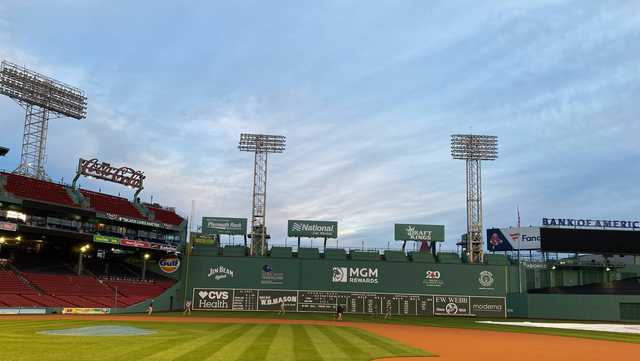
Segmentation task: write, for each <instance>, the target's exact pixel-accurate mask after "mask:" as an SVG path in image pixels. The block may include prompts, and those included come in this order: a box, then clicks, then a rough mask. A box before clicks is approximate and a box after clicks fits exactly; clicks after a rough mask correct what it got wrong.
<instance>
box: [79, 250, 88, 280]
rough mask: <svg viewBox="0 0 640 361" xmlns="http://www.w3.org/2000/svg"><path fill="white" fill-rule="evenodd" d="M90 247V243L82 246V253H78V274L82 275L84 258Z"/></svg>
mask: <svg viewBox="0 0 640 361" xmlns="http://www.w3.org/2000/svg"><path fill="white" fill-rule="evenodd" d="M90 247H91V246H89V245H88V244H85V245H84V246H82V247H80V253H78V276H80V275H82V259H83V258H84V253H85V252H87V251H88V250H89V248H90Z"/></svg>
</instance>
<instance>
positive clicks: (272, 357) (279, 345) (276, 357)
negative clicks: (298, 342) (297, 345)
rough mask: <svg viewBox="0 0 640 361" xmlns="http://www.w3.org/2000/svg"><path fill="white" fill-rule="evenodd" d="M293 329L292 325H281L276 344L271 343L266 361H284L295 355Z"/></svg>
mask: <svg viewBox="0 0 640 361" xmlns="http://www.w3.org/2000/svg"><path fill="white" fill-rule="evenodd" d="M293 345H294V339H293V327H292V326H291V325H280V327H278V332H277V333H276V337H275V340H274V342H272V343H271V347H270V348H269V352H268V353H267V357H266V358H265V360H266V361H282V360H286V359H287V358H288V357H291V356H292V355H294V351H293Z"/></svg>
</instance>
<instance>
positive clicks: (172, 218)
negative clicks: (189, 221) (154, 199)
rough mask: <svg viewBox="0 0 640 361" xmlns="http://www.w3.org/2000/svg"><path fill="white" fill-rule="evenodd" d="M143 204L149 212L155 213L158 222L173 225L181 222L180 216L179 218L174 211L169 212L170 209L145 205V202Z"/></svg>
mask: <svg viewBox="0 0 640 361" xmlns="http://www.w3.org/2000/svg"><path fill="white" fill-rule="evenodd" d="M145 206H146V207H147V208H148V209H149V210H150V211H151V212H153V214H154V215H155V220H156V221H158V222H163V223H167V224H172V225H175V226H178V225H180V223H182V218H180V216H178V215H177V214H175V212H171V211H168V210H166V209H162V208H158V207H154V206H150V205H147V204H145Z"/></svg>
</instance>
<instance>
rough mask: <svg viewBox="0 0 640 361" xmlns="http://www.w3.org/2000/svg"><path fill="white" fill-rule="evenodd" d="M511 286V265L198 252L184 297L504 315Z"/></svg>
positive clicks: (258, 307) (315, 308)
mask: <svg viewBox="0 0 640 361" xmlns="http://www.w3.org/2000/svg"><path fill="white" fill-rule="evenodd" d="M185 272H186V271H185ZM509 281H510V277H509V266H491V265H465V264H434V263H431V264H426V263H413V262H385V261H353V260H346V259H345V260H328V259H315V260H313V259H312V260H309V259H297V258H268V257H229V256H225V257H222V256H197V255H196V256H192V257H190V259H189V267H188V281H187V285H186V287H187V292H186V294H188V295H189V297H190V298H191V299H193V301H194V309H199V310H245V311H273V310H278V309H280V307H284V308H285V309H287V310H289V311H300V312H304V311H308V312H334V311H335V310H336V308H337V307H338V306H339V305H341V306H343V307H344V308H345V309H346V311H347V312H353V313H385V312H387V311H390V312H391V313H393V314H408V315H445V314H450V315H458V316H460V315H464V316H486V317H505V315H506V305H505V302H506V299H505V296H506V294H507V293H508V290H509V287H510V285H509ZM281 304H284V306H281Z"/></svg>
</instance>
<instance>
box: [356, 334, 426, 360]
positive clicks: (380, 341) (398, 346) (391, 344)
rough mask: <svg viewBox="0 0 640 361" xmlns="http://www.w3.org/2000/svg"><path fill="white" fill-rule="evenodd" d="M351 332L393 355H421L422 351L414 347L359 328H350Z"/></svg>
mask: <svg viewBox="0 0 640 361" xmlns="http://www.w3.org/2000/svg"><path fill="white" fill-rule="evenodd" d="M349 331H350V332H351V333H352V334H354V335H355V336H357V337H359V338H360V339H362V340H364V341H365V342H368V343H370V344H375V345H376V346H378V347H380V348H382V349H384V350H386V351H387V352H389V353H391V354H397V355H414V354H419V353H420V350H417V349H415V348H413V347H410V346H407V345H404V344H402V343H400V342H395V341H392V340H389V339H388V338H385V337H382V336H377V335H373V334H371V333H369V332H367V331H364V330H361V329H359V328H350V329H349Z"/></svg>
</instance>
